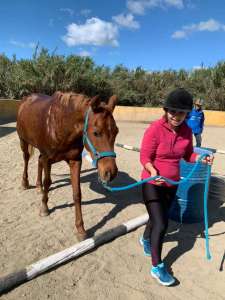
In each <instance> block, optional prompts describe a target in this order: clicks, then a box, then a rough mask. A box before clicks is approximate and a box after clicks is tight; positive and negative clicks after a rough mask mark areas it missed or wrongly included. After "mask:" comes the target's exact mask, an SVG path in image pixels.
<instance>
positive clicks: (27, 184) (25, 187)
mask: <svg viewBox="0 0 225 300" xmlns="http://www.w3.org/2000/svg"><path fill="white" fill-rule="evenodd" d="M29 187H30V186H29V182H22V185H21V189H22V190H28V189H29Z"/></svg>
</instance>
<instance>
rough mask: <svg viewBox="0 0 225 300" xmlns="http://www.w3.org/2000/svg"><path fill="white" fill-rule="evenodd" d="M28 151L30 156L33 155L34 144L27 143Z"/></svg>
mask: <svg viewBox="0 0 225 300" xmlns="http://www.w3.org/2000/svg"><path fill="white" fill-rule="evenodd" d="M28 152H29V154H30V157H31V156H33V155H34V146H32V145H31V144H29V145H28Z"/></svg>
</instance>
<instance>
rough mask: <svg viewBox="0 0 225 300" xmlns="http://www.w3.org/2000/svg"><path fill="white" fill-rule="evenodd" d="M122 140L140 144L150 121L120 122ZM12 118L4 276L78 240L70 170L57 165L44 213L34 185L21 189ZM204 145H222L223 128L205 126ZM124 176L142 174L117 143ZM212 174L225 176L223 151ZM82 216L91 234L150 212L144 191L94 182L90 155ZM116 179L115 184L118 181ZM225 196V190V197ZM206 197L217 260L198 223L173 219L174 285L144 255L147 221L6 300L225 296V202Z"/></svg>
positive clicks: (5, 142)
mask: <svg viewBox="0 0 225 300" xmlns="http://www.w3.org/2000/svg"><path fill="white" fill-rule="evenodd" d="M117 124H118V126H119V130H120V132H119V134H118V136H117V141H116V142H118V143H122V144H127V145H132V146H136V147H139V146H140V141H141V138H142V135H143V132H144V129H145V128H146V127H147V124H141V123H127V122H118V123H117ZM15 130H16V129H15V123H8V124H3V125H1V126H0V153H1V156H0V178H1V185H0V211H1V216H0V228H1V234H0V274H1V275H0V276H3V275H6V274H8V273H10V272H12V271H14V270H19V269H21V268H23V267H25V266H27V265H29V264H31V263H33V262H36V261H38V260H40V259H41V258H44V257H47V256H49V255H51V254H53V253H56V252H59V251H61V250H63V249H65V248H67V247H70V246H72V245H73V244H75V243H77V239H76V236H75V235H74V207H73V201H72V189H71V186H70V177H69V168H68V166H67V165H66V164H65V163H64V162H61V163H58V164H55V165H53V168H52V180H53V184H52V186H51V190H50V193H49V208H50V209H51V214H50V215H49V216H48V217H42V218H41V217H39V206H40V201H41V200H40V198H41V195H40V194H38V193H37V191H36V189H35V188H31V189H29V190H25V191H24V190H22V189H21V188H20V186H21V179H22V170H23V159H22V152H21V150H20V147H19V140H18V137H17V134H16V131H15ZM203 146H207V147H212V148H216V149H223V150H225V128H221V127H205V130H204V134H203ZM115 150H116V152H117V164H118V168H119V174H118V177H117V179H116V180H115V185H122V184H123V185H125V184H128V183H132V182H134V181H136V180H139V176H140V171H141V166H140V163H139V154H138V153H137V152H133V151H128V150H125V149H121V148H118V147H116V149H115ZM37 157H38V151H36V152H35V155H34V157H32V159H31V161H30V165H29V174H30V176H29V179H30V184H31V185H32V186H33V187H34V184H35V182H36V175H37ZM213 173H217V174H220V175H223V176H225V155H223V154H216V155H215V163H214V165H213ZM81 182H82V185H81V189H82V195H83V202H82V203H83V206H82V209H83V217H84V222H85V227H86V229H87V230H88V231H89V233H91V234H95V235H96V234H99V233H101V232H103V231H105V230H106V229H109V228H112V227H115V226H117V225H119V224H121V223H123V222H126V221H128V220H130V219H132V218H135V217H137V216H139V215H141V214H143V213H145V212H146V211H145V207H144V205H143V204H142V202H141V192H140V191H141V189H140V188H135V189H132V190H128V191H125V192H117V193H113V194H111V193H110V192H107V191H106V190H104V188H103V187H102V186H101V185H100V184H99V183H98V182H97V174H96V171H95V170H94V169H92V167H91V166H90V164H89V163H88V162H87V161H84V163H83V171H82V174H81ZM116 183H117V184H116ZM221 199H222V200H223V201H225V195H221ZM223 201H221V202H220V201H219V200H218V199H214V198H213V197H210V199H209V234H210V249H211V253H212V256H213V258H212V260H211V261H207V260H206V258H205V240H204V238H203V235H202V232H203V227H202V225H201V224H189V225H182V226H181V225H180V224H177V223H175V222H172V221H171V222H170V226H169V231H168V234H167V236H166V240H165V244H164V249H163V257H164V258H165V261H166V264H167V265H168V266H169V267H170V268H171V270H172V272H173V273H174V275H175V277H176V279H177V284H176V285H175V286H173V287H169V288H166V287H162V286H160V285H159V284H157V283H156V281H155V280H153V279H152V277H151V276H150V275H149V270H150V266H151V262H150V259H149V258H147V257H145V256H144V255H143V252H142V249H141V247H140V246H139V244H138V238H139V236H140V235H141V234H142V232H143V227H140V228H138V229H137V230H135V231H133V232H131V233H128V234H126V235H124V236H122V237H119V238H117V239H115V240H113V241H112V242H109V243H107V244H105V245H103V246H101V247H99V248H98V249H95V250H94V251H91V252H90V253H88V254H86V255H83V256H82V257H80V258H77V259H75V260H73V261H70V262H68V263H66V264H64V265H63V266H60V267H58V268H56V269H54V270H51V271H49V272H47V273H45V274H44V275H41V276H39V277H38V278H35V279H34V280H32V281H29V282H27V283H25V284H23V285H21V286H19V287H17V288H15V289H14V290H12V291H10V292H9V293H7V294H4V295H3V296H2V297H1V298H2V299H5V300H15V299H33V300H39V299H40V300H45V299H67V300H69V299H78V300H86V299H88V300H92V299H98V300H105V299H110V300H114V299H121V300H133V299H134V300H142V299H146V300H147V299H148V300H150V299H152V300H153V299H157V300H162V299H166V300H176V299H180V300H187V299H194V300H198V299H199V300H212V299H214V300H219V299H221V300H222V299H223V300H224V299H225V262H223V257H224V255H225V202H223Z"/></svg>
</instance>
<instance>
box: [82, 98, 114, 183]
mask: <svg viewBox="0 0 225 300" xmlns="http://www.w3.org/2000/svg"><path fill="white" fill-rule="evenodd" d="M116 101H117V97H116V96H112V97H111V98H110V99H109V101H108V104H103V103H102V102H101V101H100V99H99V97H97V96H96V97H94V98H92V99H91V101H90V107H89V109H88V111H87V113H86V117H85V125H84V132H83V139H84V145H85V147H86V149H87V150H88V151H89V152H90V154H91V157H92V159H93V161H94V163H96V166H97V168H98V173H99V177H100V180H101V181H102V182H103V183H107V182H109V181H111V180H112V179H113V178H114V177H115V176H116V175H117V171H118V170H117V166H116V161H115V157H116V154H115V152H114V143H115V139H116V135H117V133H118V128H117V126H116V122H115V120H114V118H113V115H112V112H113V110H114V108H115V105H116Z"/></svg>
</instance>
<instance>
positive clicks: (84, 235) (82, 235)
mask: <svg viewBox="0 0 225 300" xmlns="http://www.w3.org/2000/svg"><path fill="white" fill-rule="evenodd" d="M76 237H77V239H78V241H79V242H82V241H84V240H86V239H87V237H88V236H87V233H86V232H83V233H80V232H77V233H76Z"/></svg>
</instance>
